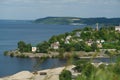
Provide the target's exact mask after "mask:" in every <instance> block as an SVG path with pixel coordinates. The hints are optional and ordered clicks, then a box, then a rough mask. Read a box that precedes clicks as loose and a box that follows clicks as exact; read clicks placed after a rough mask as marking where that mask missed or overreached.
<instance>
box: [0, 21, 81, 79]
mask: <svg viewBox="0 0 120 80" xmlns="http://www.w3.org/2000/svg"><path fill="white" fill-rule="evenodd" d="M81 27H82V26H70V25H42V24H35V23H32V22H27V21H25V22H24V21H0V77H3V76H8V75H12V74H14V73H16V72H19V71H22V70H29V71H32V70H34V69H35V68H38V69H46V68H52V67H55V66H62V65H64V64H65V61H64V60H58V59H48V60H46V61H44V62H43V63H42V64H41V65H37V64H38V62H39V61H40V60H37V59H34V58H33V59H20V58H10V57H6V56H3V52H4V51H6V50H13V49H16V47H17V42H18V41H20V40H23V41H25V42H27V43H32V44H33V45H36V44H37V43H39V42H42V41H44V40H48V39H49V38H50V37H51V36H53V35H57V34H61V33H65V32H70V31H72V30H74V29H77V28H81Z"/></svg>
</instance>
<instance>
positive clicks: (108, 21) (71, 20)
mask: <svg viewBox="0 0 120 80" xmlns="http://www.w3.org/2000/svg"><path fill="white" fill-rule="evenodd" d="M35 22H36V23H41V24H62V25H81V24H88V25H92V24H96V23H99V24H104V25H119V24H120V18H105V17H100V18H78V17H46V18H40V19H37V20H35Z"/></svg>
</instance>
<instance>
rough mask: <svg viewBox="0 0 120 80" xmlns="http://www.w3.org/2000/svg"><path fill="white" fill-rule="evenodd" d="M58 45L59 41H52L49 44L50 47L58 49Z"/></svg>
mask: <svg viewBox="0 0 120 80" xmlns="http://www.w3.org/2000/svg"><path fill="white" fill-rule="evenodd" d="M59 46H60V44H59V42H54V43H52V44H51V48H53V49H59Z"/></svg>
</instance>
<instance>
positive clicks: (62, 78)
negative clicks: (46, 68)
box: [59, 70, 72, 80]
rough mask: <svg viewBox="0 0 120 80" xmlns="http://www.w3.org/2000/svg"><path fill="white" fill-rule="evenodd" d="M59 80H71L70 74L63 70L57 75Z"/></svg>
mask: <svg viewBox="0 0 120 80" xmlns="http://www.w3.org/2000/svg"><path fill="white" fill-rule="evenodd" d="M59 80H72V74H71V72H70V71H68V70H63V71H62V72H61V74H60V75H59Z"/></svg>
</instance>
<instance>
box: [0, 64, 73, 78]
mask: <svg viewBox="0 0 120 80" xmlns="http://www.w3.org/2000/svg"><path fill="white" fill-rule="evenodd" d="M73 67H75V66H74V65H71V66H67V67H65V66H64V67H58V68H53V69H45V70H40V71H36V72H30V71H21V72H18V73H16V74H13V75H11V76H6V77H2V78H0V80H59V74H60V73H61V72H62V70H64V69H66V70H70V71H71V70H72V68H73Z"/></svg>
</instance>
